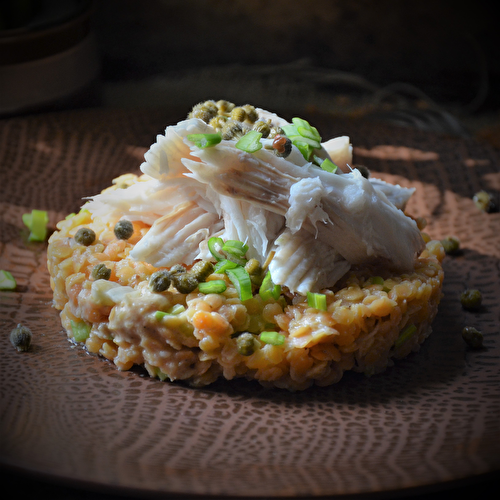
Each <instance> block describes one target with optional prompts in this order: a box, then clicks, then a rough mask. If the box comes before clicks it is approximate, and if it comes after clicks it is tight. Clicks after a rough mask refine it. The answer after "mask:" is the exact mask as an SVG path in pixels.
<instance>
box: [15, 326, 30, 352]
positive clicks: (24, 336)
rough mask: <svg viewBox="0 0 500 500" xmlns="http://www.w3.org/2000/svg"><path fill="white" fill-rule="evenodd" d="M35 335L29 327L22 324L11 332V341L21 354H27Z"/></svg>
mask: <svg viewBox="0 0 500 500" xmlns="http://www.w3.org/2000/svg"><path fill="white" fill-rule="evenodd" d="M32 337H33V334H32V333H31V330H30V329H29V328H28V327H27V326H23V325H21V324H20V323H19V324H18V325H17V326H16V328H14V329H13V330H12V331H11V332H10V341H11V343H12V345H13V346H14V347H15V348H16V349H17V350H18V351H19V352H26V351H28V350H29V348H30V346H31V339H32Z"/></svg>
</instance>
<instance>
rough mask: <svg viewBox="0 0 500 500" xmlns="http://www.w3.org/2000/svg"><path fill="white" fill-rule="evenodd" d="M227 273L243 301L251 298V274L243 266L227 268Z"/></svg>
mask: <svg viewBox="0 0 500 500" xmlns="http://www.w3.org/2000/svg"><path fill="white" fill-rule="evenodd" d="M226 274H227V276H228V278H229V279H230V280H231V282H232V283H233V285H234V286H235V288H236V290H238V294H239V296H240V299H241V301H242V302H244V301H245V300H248V299H251V298H252V297H253V295H252V282H251V280H250V275H249V274H248V272H247V271H246V270H245V269H244V268H243V267H239V266H238V267H235V268H234V269H227V270H226Z"/></svg>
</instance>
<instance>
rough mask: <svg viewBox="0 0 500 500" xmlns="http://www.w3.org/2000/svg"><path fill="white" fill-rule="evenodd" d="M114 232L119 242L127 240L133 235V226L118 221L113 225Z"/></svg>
mask: <svg viewBox="0 0 500 500" xmlns="http://www.w3.org/2000/svg"><path fill="white" fill-rule="evenodd" d="M114 232H115V236H116V237H117V238H118V239H119V240H128V239H129V238H130V237H131V236H132V235H133V234H134V225H133V224H132V222H130V221H129V220H125V219H122V220H119V221H118V222H117V223H116V224H115V228H114Z"/></svg>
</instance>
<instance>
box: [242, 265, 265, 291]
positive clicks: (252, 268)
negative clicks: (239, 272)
mask: <svg viewBox="0 0 500 500" xmlns="http://www.w3.org/2000/svg"><path fill="white" fill-rule="evenodd" d="M245 270H246V272H247V273H248V274H249V276H250V281H251V282H252V283H253V284H254V285H257V286H259V285H261V284H262V280H263V279H264V276H263V275H262V266H261V265H260V262H259V261H258V260H257V259H250V260H249V261H248V262H247V263H246V264H245Z"/></svg>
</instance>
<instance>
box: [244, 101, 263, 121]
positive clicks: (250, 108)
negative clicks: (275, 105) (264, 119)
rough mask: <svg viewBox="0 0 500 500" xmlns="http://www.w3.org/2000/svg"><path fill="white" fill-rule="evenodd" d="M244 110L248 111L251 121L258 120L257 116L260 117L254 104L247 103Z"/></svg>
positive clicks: (248, 118)
mask: <svg viewBox="0 0 500 500" xmlns="http://www.w3.org/2000/svg"><path fill="white" fill-rule="evenodd" d="M243 110H244V111H245V113H246V119H247V120H248V121H249V122H250V123H254V122H256V121H257V118H259V115H258V114H257V110H256V109H255V107H254V106H252V105H251V104H245V105H244V106H243Z"/></svg>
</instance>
